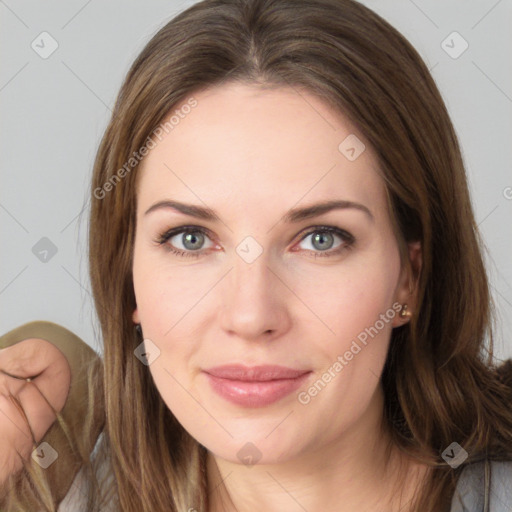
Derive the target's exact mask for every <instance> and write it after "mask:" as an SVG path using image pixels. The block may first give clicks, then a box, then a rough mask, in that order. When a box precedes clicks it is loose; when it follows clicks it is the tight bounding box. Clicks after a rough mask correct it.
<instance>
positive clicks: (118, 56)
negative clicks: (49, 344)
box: [0, 0, 512, 358]
mask: <svg viewBox="0 0 512 512" xmlns="http://www.w3.org/2000/svg"><path fill="white" fill-rule="evenodd" d="M193 3H195V2H193V1H189V2H178V1H170V0H167V1H164V0H151V1H138V2H135V1H127V0H115V1H100V0H89V1H87V0H72V1H70V0H65V1H64V0H60V1H55V0H54V1H45V2H40V1H39V0H23V1H22V0H0V16H1V17H0V24H1V28H0V49H1V50H0V51H1V63H2V65H1V68H0V101H1V103H0V105H1V124H0V127H1V128H0V129H1V133H0V144H1V148H0V151H1V161H2V166H1V172H2V175H1V184H2V185H1V188H0V229H1V234H0V236H1V241H2V245H1V248H2V250H1V261H0V269H1V271H0V312H1V315H0V333H4V332H7V331H8V330H10V329H13V328H14V327H17V326H19V325H21V324H23V323H25V322H28V321H31V320H49V321H52V322H56V323H59V324H61V325H63V326H65V327H67V328H68V329H70V330H72V331H74V332H75V333H76V334H77V335H78V336H80V337H81V338H82V339H84V340H85V341H86V342H88V343H89V344H90V345H91V346H93V347H94V348H95V349H96V350H98V351H101V344H100V341H99V340H98V339H97V334H96V332H97V327H95V326H97V322H96V319H95V313H94V310H93V306H92V299H91V296H90V292H89V290H90V286H89V278H88V274H87V256H86V235H87V222H88V214H89V209H88V204H87V202H88V186H89V180H90V176H91V169H92V162H93V158H94V155H95V152H96V149H97V147H98V143H99V140H100V137H101V135H102V133H103V130H104V129H105V127H106V124H107V121H108V119H109V116H110V113H111V110H110V109H111V108H112V106H113V103H114V100H115V97H116V94H117V92H118V89H119V87H120V85H121V81H122V79H123V77H124V75H125V73H126V72H127V71H128V68H129V66H130V64H131V62H132V61H133V59H134V58H135V57H136V55H137V54H138V53H139V52H140V50H141V49H142V47H143V46H144V44H145V43H146V42H147V41H148V40H149V39H150V37H151V36H152V35H153V34H154V33H155V32H156V31H157V30H158V28H160V27H161V26H163V25H164V24H165V23H166V22H167V21H168V20H169V19H171V18H172V17H173V16H174V15H175V14H176V13H177V12H179V11H181V10H183V9H184V8H186V7H188V6H189V5H191V4H193ZM363 3H364V4H365V5H367V6H368V7H370V8H372V9H374V10H375V11H376V12H377V13H379V14H380V15H382V16H383V17H384V18H386V19H387V20H388V21H389V22H390V23H391V24H392V25H394V26H395V27H396V28H397V29H398V30H400V31H401V32H402V33H403V34H404V35H405V36H406V37H407V38H408V39H409V40H410V41H411V42H412V44H413V45H414V46H415V47H416V48H417V49H418V50H419V52H420V54H421V55H422V56H423V58H424V59H425V61H426V62H427V64H428V66H429V68H430V69H431V70H432V73H433V76H434V79H435V80H436V82H437V84H438V86H439V87H440V89H441V92H442V94H443V96H444V98H445V101H446V103H447V106H448V110H449V112H450V114H451V116H452V119H453V122H454V124H455V128H456V130H457V133H458V136H459V139H460V142H461V145H462V148H463V153H464V159H465V162H466V166H467V172H468V178H469V181H470V187H471V192H472V197H473V202H474V207H475V212H476V218H477V222H478V224H479V226H480V229H481V232H482V234H483V237H484V240H485V243H486V245H487V247H488V257H487V261H488V265H489V272H490V276H491V282H492V291H493V295H494V298H495V300H496V305H497V310H498V315H499V317H498V318H499V324H498V326H497V327H498V328H497V331H496V341H495V353H496V355H497V356H498V357H499V358H506V357H512V285H511V283H512V241H511V229H510V226H511V219H512V172H511V162H512V115H511V114H512V59H511V53H512V52H511V49H512V30H511V29H512V0H471V1H468V0H448V1H434V0H414V1H413V0H364V1H363ZM454 31H456V32H458V34H460V37H459V36H458V35H453V34H452V33H453V32H454ZM42 32H47V33H49V34H50V36H51V37H50V36H46V35H43V36H41V35H40V34H41V33H42ZM52 38H53V39H54V40H55V41H56V44H58V48H57V49H56V50H55V51H54V52H53V53H52V54H51V55H50V56H48V57H47V58H42V57H41V55H40V54H41V53H43V54H44V52H48V51H49V50H50V49H51V44H55V43H53V42H52ZM461 38H462V39H461ZM443 41H444V43H443ZM464 41H466V42H467V44H468V45H469V46H468V48H467V50H466V51H464V52H463V53H462V54H461V55H458V53H460V52H461V50H462V49H463V48H464V46H465V43H464ZM32 44H33V45H34V46H35V48H37V51H38V52H39V53H38V52H36V51H35V49H33V48H32V46H31V45H32ZM447 52H448V53H447ZM449 53H451V55H449ZM455 56H456V57H457V58H454V57H455ZM80 212H82V215H81V216H79V214H80ZM44 237H45V238H47V239H49V240H50V241H51V243H52V244H53V245H54V246H55V248H56V250H57V252H56V253H55V254H54V255H52V253H51V251H50V252H48V253H46V254H45V253H44V252H41V251H44V250H47V249H48V247H47V245H48V242H47V241H42V242H41V241H40V240H41V239H42V238H44ZM36 244H38V245H36ZM34 246H35V249H34V250H33V248H34ZM34 252H35V253H36V254H34ZM41 258H43V259H45V258H46V259H47V261H41Z"/></svg>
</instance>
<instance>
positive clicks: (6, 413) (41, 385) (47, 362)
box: [0, 338, 71, 483]
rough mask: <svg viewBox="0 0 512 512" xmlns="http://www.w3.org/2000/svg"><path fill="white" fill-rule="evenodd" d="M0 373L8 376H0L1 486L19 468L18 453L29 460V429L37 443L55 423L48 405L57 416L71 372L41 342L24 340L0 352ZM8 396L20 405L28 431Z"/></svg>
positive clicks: (61, 358)
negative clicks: (28, 380)
mask: <svg viewBox="0 0 512 512" xmlns="http://www.w3.org/2000/svg"><path fill="white" fill-rule="evenodd" d="M0 369H1V370H3V371H4V372H7V373H9V374H10V375H12V376H9V375H6V374H5V373H0V413H1V414H0V439H1V440H2V442H1V444H0V450H1V453H0V461H1V464H2V465H1V468H0V481H1V482H2V483H3V482H4V480H5V478H6V477H7V475H8V474H9V473H12V472H16V471H18V470H20V469H21V468H22V461H21V458H20V456H19V455H18V453H19V454H20V455H21V456H22V457H23V458H25V459H28V458H29V457H30V454H31V452H32V449H33V446H32V436H31V433H30V429H32V432H33V434H34V437H35V439H36V442H39V441H40V440H41V439H42V438H43V436H44V435H45V434H46V432H47V431H48V429H49V428H50V427H51V425H52V424H53V422H54V421H55V419H56V416H55V414H54V412H53V411H52V408H51V407H50V405H51V406H52V407H53V409H55V410H56V411H58V412H60V411H61V410H62V409H63V407H64V405H65V403H66V399H67V397H68V393H69V387H70V383H71V369H70V366H69V363H68V360H67V359H66V356H65V355H64V354H63V353H62V352H61V351H60V350H59V349H58V348H57V347H56V346H55V345H53V344H52V343H50V342H48V341H46V340H43V339H41V338H28V339H26V340H23V341H20V342H19V343H16V344H15V345H12V346H10V347H7V348H4V349H1V350H0ZM14 376H16V377H22V378H23V379H18V378H15V377H14ZM27 377H33V378H32V380H31V382H27V381H26V380H25V379H26V378H27ZM9 395H13V396H14V397H16V398H17V399H18V400H19V401H20V402H21V405H22V406H23V410H24V411H25V414H26V417H27V420H28V423H29V425H30V428H29V425H27V422H26V420H25V418H24V416H23V415H22V413H21V412H20V411H19V409H18V408H17V407H16V406H15V405H14V403H13V402H12V400H10V399H9ZM45 398H46V400H45ZM47 401H48V402H49V404H48V402H47ZM17 452H18V453H17Z"/></svg>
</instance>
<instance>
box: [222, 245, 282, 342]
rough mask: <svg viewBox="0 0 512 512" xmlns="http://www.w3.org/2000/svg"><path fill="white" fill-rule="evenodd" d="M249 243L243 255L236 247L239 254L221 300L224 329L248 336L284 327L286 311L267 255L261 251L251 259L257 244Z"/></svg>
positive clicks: (235, 257)
mask: <svg viewBox="0 0 512 512" xmlns="http://www.w3.org/2000/svg"><path fill="white" fill-rule="evenodd" d="M248 243H249V246H248V247H249V250H248V251H247V252H243V251H242V252H241V255H240V253H239V248H237V254H234V255H233V268H232V271H231V272H230V273H229V276H228V278H227V280H226V284H225V286H224V290H223V296H222V299H221V300H222V301H223V306H222V311H223V314H222V324H223V328H224V329H225V330H228V331H234V332H236V333H237V334H238V335H239V336H240V337H243V338H246V339H250V338H255V337H257V336H259V335H260V334H262V333H264V332H267V331H269V330H277V329H281V328H282V326H281V327H280V321H281V320H283V313H284V311H283V304H282V303H281V301H280V299H279V297H278V296H277V294H279V289H278V286H277V283H276V280H277V279H276V277H275V276H274V274H273V272H272V271H271V269H270V262H269V260H268V257H267V256H268V254H267V253H266V252H265V251H262V252H261V253H260V254H259V255H258V256H257V257H255V259H252V257H254V254H255V253H254V249H255V247H254V246H252V247H251V245H250V244H251V242H250V241H249V242H248ZM241 245H242V249H244V248H245V249H247V246H244V244H243V243H242V244H241ZM251 251H253V252H252V253H251ZM248 254H251V258H247V255H248ZM277 281H278V280H277Z"/></svg>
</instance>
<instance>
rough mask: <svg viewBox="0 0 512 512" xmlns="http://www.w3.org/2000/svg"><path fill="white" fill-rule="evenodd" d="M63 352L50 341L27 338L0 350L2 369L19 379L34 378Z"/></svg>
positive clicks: (0, 365)
mask: <svg viewBox="0 0 512 512" xmlns="http://www.w3.org/2000/svg"><path fill="white" fill-rule="evenodd" d="M57 354H60V355H62V356H63V357H65V356H64V355H63V354H62V352H61V351H60V350H59V349H58V348H57V347H55V345H53V344H52V343H50V342H49V341H46V340H43V339H41V338H27V339H26V340H23V341H20V342H18V343H15V344H14V345H11V346H10V347H6V348H3V349H0V368H1V369H3V370H4V371H6V372H8V373H10V374H11V375H16V376H18V377H24V378H26V377H33V376H34V375H38V374H40V373H41V372H43V371H44V370H45V369H46V368H48V367H49V366H50V365H51V364H52V362H53V361H54V360H55V359H56V358H57Z"/></svg>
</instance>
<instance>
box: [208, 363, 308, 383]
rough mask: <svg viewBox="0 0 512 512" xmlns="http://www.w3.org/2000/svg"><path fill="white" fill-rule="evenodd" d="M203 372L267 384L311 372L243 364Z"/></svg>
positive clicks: (283, 367) (223, 377)
mask: <svg viewBox="0 0 512 512" xmlns="http://www.w3.org/2000/svg"><path fill="white" fill-rule="evenodd" d="M203 371H204V372H206V373H208V374H210V375H213V376H214V377H220V378H222V379H229V380H240V381H248V382H253V381H259V382H265V381H269V380H279V379H296V378H297V377H300V376H301V375H304V374H305V373H309V371H310V370H297V369H294V368H287V367H286V366H277V365H260V366H244V365H241V364H228V365H223V366H215V367H214V368H208V369H206V370H203Z"/></svg>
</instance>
